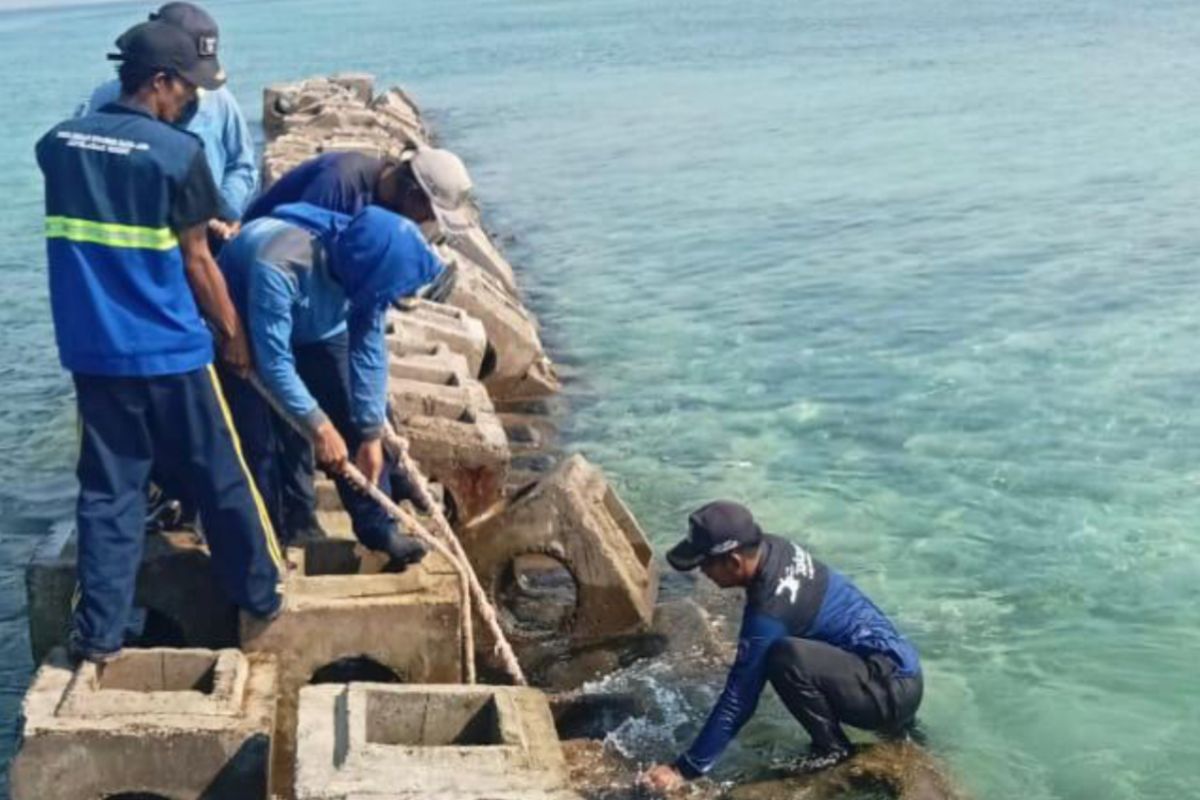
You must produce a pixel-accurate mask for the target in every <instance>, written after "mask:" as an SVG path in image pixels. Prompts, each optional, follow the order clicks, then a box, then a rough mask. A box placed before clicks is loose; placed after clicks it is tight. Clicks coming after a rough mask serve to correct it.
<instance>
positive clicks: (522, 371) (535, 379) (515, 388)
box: [438, 249, 562, 400]
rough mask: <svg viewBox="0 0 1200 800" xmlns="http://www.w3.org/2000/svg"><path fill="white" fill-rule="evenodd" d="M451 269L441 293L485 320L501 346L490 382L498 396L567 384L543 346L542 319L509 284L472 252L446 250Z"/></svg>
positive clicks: (518, 396) (531, 394)
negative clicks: (508, 288) (539, 323)
mask: <svg viewBox="0 0 1200 800" xmlns="http://www.w3.org/2000/svg"><path fill="white" fill-rule="evenodd" d="M444 254H445V255H446V256H447V261H448V265H447V268H448V269H449V270H450V275H449V276H448V279H447V280H446V282H445V287H444V293H443V295H442V296H441V297H440V298H438V299H439V300H441V301H443V302H445V303H448V304H450V305H452V306H457V307H458V308H461V309H463V310H464V311H466V312H467V313H468V314H470V315H471V316H473V317H475V318H476V319H478V320H479V321H480V322H481V323H483V329H484V330H485V331H486V332H487V338H488V343H489V344H491V346H492V349H493V350H495V351H496V367H495V369H494V370H493V371H492V372H491V373H490V374H489V375H488V376H487V377H486V378H485V379H484V385H485V386H487V388H488V391H489V392H490V393H491V395H492V397H494V398H496V399H497V400H523V399H530V398H536V397H544V396H546V395H549V394H554V393H555V392H557V391H558V390H559V389H560V388H562V387H561V385H560V384H559V381H558V376H557V375H556V374H555V372H554V365H553V364H552V363H551V362H550V359H549V357H547V355H546V351H545V348H543V347H542V339H541V336H540V335H539V334H538V328H537V322H536V321H535V320H534V318H533V316H532V315H531V314H530V313H529V312H528V311H527V310H526V309H525V307H524V306H522V305H521V304H520V302H518V301H517V300H516V299H515V298H514V297H513V296H512V295H511V294H510V293H509V292H508V291H506V290H505V288H504V286H503V285H502V284H501V283H500V282H499V281H497V280H496V279H495V278H493V277H492V276H491V275H489V274H488V273H487V272H486V271H484V269H483V268H482V267H480V266H479V265H478V264H476V263H475V262H474V261H472V260H471V259H470V258H468V257H467V256H465V255H463V254H462V253H460V252H457V251H454V250H449V249H447V250H445V251H444Z"/></svg>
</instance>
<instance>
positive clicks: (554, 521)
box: [462, 455, 658, 645]
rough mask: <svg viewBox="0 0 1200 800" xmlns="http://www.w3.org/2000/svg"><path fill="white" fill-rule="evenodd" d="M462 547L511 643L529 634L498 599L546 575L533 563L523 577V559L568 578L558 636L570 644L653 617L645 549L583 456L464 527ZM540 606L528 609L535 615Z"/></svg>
mask: <svg viewBox="0 0 1200 800" xmlns="http://www.w3.org/2000/svg"><path fill="white" fill-rule="evenodd" d="M462 542H463V547H464V548H465V550H466V552H467V556H468V557H469V558H470V559H471V563H472V565H473V566H474V567H475V571H476V572H477V573H478V575H479V579H480V581H481V582H482V583H483V585H484V587H485V588H487V589H488V591H489V593H490V594H491V595H492V597H493V599H494V600H496V602H497V604H498V606H499V607H500V609H501V619H502V622H504V623H505V625H506V628H508V629H509V630H508V633H509V635H510V637H511V638H513V639H514V640H515V641H517V642H521V641H523V640H525V641H529V640H531V639H534V638H537V636H534V635H530V634H529V633H528V631H526V629H525V628H524V627H523V626H522V625H521V624H519V623H520V619H519V618H518V617H514V616H513V614H512V613H511V612H512V608H511V607H510V605H511V604H506V603H505V602H504V601H503V600H504V597H505V596H506V595H508V592H509V591H510V589H512V588H513V586H514V584H518V585H517V587H516V588H518V589H520V588H521V586H520V585H519V584H520V583H521V582H522V581H532V582H533V583H535V584H536V582H537V580H538V572H539V571H542V572H543V574H549V573H548V571H546V570H545V566H544V565H543V564H535V565H534V568H533V569H532V570H530V572H531V575H530V576H529V577H527V578H523V577H522V575H521V566H522V565H521V561H520V560H525V559H530V560H532V559H538V560H539V561H547V560H552V561H553V562H557V565H558V566H559V567H560V568H565V569H566V570H567V572H569V574H570V577H571V578H572V579H573V580H574V584H575V586H574V588H575V608H574V613H573V614H570V615H568V616H567V617H566V618H565V619H564V620H563V621H562V627H563V628H565V630H561V631H558V633H566V634H569V636H570V639H571V641H572V643H574V644H576V645H579V644H587V643H595V642H598V641H601V640H604V639H607V638H613V637H619V636H623V635H626V634H629V633H633V632H637V631H642V630H645V629H646V628H647V627H648V626H649V625H650V623H651V621H652V619H653V616H654V602H655V598H656V597H657V594H658V568H657V566H656V564H655V562H654V558H653V552H652V550H651V549H650V545H649V543H648V542H647V541H646V536H645V534H644V533H643V532H642V529H641V527H640V526H639V525H638V523H637V520H635V519H634V518H633V515H632V514H631V513H630V512H629V509H628V508H626V507H625V504H624V503H623V502H621V499H620V498H619V497H618V496H617V494H616V492H614V491H613V489H612V487H611V486H609V484H608V481H607V480H606V479H605V478H604V475H603V473H601V472H600V470H599V469H597V468H596V467H594V466H592V465H591V464H589V463H588V462H587V461H586V460H585V459H584V458H583V456H580V455H574V456H571V457H570V458H568V459H566V460H564V461H563V462H562V463H560V464H559V465H558V466H557V467H556V468H555V469H554V471H553V472H551V473H549V474H548V475H546V477H544V478H543V479H542V480H541V481H539V482H538V483H536V484H531V485H530V486H527V487H526V488H525V489H524V490H522V491H521V492H519V493H518V494H517V495H515V496H514V497H513V499H512V501H511V503H510V504H509V506H508V507H507V508H506V509H505V510H503V511H502V512H500V513H498V514H496V515H494V516H492V517H490V518H488V519H485V520H483V521H481V522H479V523H477V524H475V525H470V526H468V527H467V528H465V529H464V530H463V531H462ZM545 605H547V604H544V603H537V604H535V605H534V608H533V609H532V610H534V611H537V612H538V613H540V612H541V611H542V610H544V609H543V606H545ZM538 635H540V634H538Z"/></svg>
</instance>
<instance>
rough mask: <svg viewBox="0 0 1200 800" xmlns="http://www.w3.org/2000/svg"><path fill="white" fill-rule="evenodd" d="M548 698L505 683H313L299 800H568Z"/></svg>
mask: <svg viewBox="0 0 1200 800" xmlns="http://www.w3.org/2000/svg"><path fill="white" fill-rule="evenodd" d="M566 782H567V773H566V763H565V761H564V759H563V753H562V747H561V745H560V744H559V741H558V735H557V734H556V733H555V730H554V720H553V718H552V717H551V714H550V707H549V705H548V704H547V702H546V698H545V696H544V695H542V693H541V692H538V691H536V690H533V689H521V688H515V687H505V686H391V685H386V684H372V683H353V684H349V685H329V686H310V687H308V688H306V689H304V690H303V691H302V692H301V693H300V733H299V749H298V752H297V758H296V781H295V785H296V797H297V800H344V799H346V798H350V797H353V798H362V799H363V800H366V798H372V800H382V799H383V798H394V799H395V800H400V798H413V799H414V800H415V798H422V799H424V798H433V797H436V798H446V800H468V799H471V800H483V799H484V798H488V800H510V799H511V800H517V798H520V799H521V800H526V798H539V799H540V800H550V798H558V799H559V800H565V799H566V798H569V797H575V795H573V794H571V793H569V792H567V791H566Z"/></svg>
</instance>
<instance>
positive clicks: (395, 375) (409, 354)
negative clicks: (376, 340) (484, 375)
mask: <svg viewBox="0 0 1200 800" xmlns="http://www.w3.org/2000/svg"><path fill="white" fill-rule="evenodd" d="M387 342H388V350H389V353H390V355H389V358H388V375H389V376H390V377H391V378H392V379H394V380H407V381H417V382H420V383H426V384H433V385H436V386H453V387H458V388H462V387H465V386H469V385H471V386H479V387H480V388H482V384H480V383H479V382H478V381H477V380H475V378H474V376H473V375H471V367H470V365H469V364H468V363H467V360H466V359H465V358H463V357H462V356H461V355H459V354H458V353H456V352H454V351H453V350H451V349H450V348H449V347H447V346H446V345H444V344H440V343H439V344H432V345H425V344H411V343H406V342H405V341H404V340H403V339H402V338H401V337H398V336H396V335H394V334H388V335H387ZM484 395H485V397H486V395H487V393H486V391H485V392H484ZM486 403H487V404H488V405H490V404H491V400H490V399H488V400H486Z"/></svg>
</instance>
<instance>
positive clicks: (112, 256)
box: [37, 21, 282, 661]
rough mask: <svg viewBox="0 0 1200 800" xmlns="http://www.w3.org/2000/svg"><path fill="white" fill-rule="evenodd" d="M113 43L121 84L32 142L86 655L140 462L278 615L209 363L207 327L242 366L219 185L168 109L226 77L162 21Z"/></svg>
mask: <svg viewBox="0 0 1200 800" xmlns="http://www.w3.org/2000/svg"><path fill="white" fill-rule="evenodd" d="M117 47H118V49H119V50H120V53H119V54H117V55H116V56H115V58H116V59H117V60H120V61H121V62H122V63H121V66H120V70H119V74H120V79H121V86H122V89H121V96H120V98H119V99H118V101H117V102H115V103H109V104H108V105H105V106H104V107H103V108H100V109H98V110H96V111H95V112H93V113H91V114H87V115H85V116H83V117H79V118H76V119H71V120H68V121H66V122H62V123H60V124H58V125H56V126H55V127H54V128H52V129H51V130H50V132H49V133H47V134H46V135H45V136H43V137H42V139H41V140H40V141H39V142H38V144H37V161H38V166H39V167H40V168H41V170H42V173H43V175H44V176H45V188H46V253H47V257H48V262H49V278H50V304H51V311H52V313H53V317H54V332H55V339H56V341H57V343H58V351H59V359H60V360H61V362H62V365H63V367H65V368H66V369H67V370H69V371H70V372H71V373H72V377H73V379H74V382H75V394H76V400H77V403H78V409H79V419H80V425H81V431H80V452H79V463H78V468H77V474H78V478H79V501H78V505H77V508H76V515H77V529H78V543H79V544H78V546H79V554H78V577H79V584H80V590H81V596H80V601H79V603H78V604H77V606H76V608H75V613H74V619H73V626H72V631H71V634H70V638H69V645H70V649H71V651H72V653H73V655H74V656H75V657H77V658H86V659H90V660H93V661H105V660H108V659H109V658H111V657H112V656H114V655H115V654H116V653H117V652H118V651H119V650H120V649H121V647H122V645H123V643H124V633H125V630H126V626H127V624H128V623H129V621H130V619H131V617H132V610H133V599H134V585H135V581H136V578H137V572H138V567H139V564H140V561H141V554H142V546H143V543H144V540H145V536H144V533H143V519H144V516H145V508H146V485H147V483H148V481H149V477H150V472H151V470H152V469H157V470H160V471H161V472H163V473H164V474H167V475H170V476H172V478H173V480H175V481H176V482H179V483H187V484H188V485H189V486H190V487H191V488H192V490H193V492H194V495H195V498H196V502H197V504H198V505H199V508H200V516H201V520H202V522H203V524H204V530H205V534H206V537H207V539H208V544H209V546H210V549H211V551H212V568H213V572H214V573H215V575H216V577H217V579H218V581H220V583H221V584H222V586H223V587H224V588H225V590H226V591H227V592H228V593H229V594H230V596H231V597H232V598H233V600H234V601H235V602H236V603H237V604H238V605H239V606H241V607H242V608H244V609H246V610H247V611H249V612H250V613H252V614H255V615H257V616H261V617H270V616H272V615H274V614H276V613H277V612H278V610H279V607H280V597H279V586H278V584H279V569H280V567H281V565H282V559H281V557H280V553H279V549H278V544H277V543H276V541H275V535H274V531H273V530H272V528H271V523H270V520H269V518H268V516H267V513H266V509H265V507H264V505H263V502H262V498H261V497H260V496H259V494H258V492H257V490H256V488H255V486H254V484H253V482H252V481H251V480H250V477H249V472H248V470H247V468H246V464H245V462H244V461H243V459H242V454H241V449H240V445H239V442H238V440H237V437H236V434H235V433H234V431H233V426H232V422H231V420H230V415H229V410H228V408H227V406H226V404H225V400H224V397H223V395H222V394H221V388H220V385H219V383H218V382H217V378H216V373H215V371H214V369H213V366H212V361H213V334H212V333H210V331H209V326H211V328H212V329H213V330H214V331H215V333H216V336H217V339H218V344H219V347H220V350H221V355H222V357H223V358H224V360H225V361H226V362H227V363H228V364H229V365H230V367H231V368H232V369H234V370H235V371H239V372H245V371H246V370H247V369H248V368H249V365H250V355H249V349H248V343H247V338H246V334H245V332H244V331H243V329H242V325H241V321H240V319H239V318H238V315H237V312H236V310H235V309H234V306H233V303H232V301H231V300H230V297H229V293H228V291H227V290H226V286H225V281H224V279H223V277H222V275H221V272H220V270H219V269H218V268H217V265H216V262H215V261H214V260H213V258H212V254H211V253H210V252H209V249H208V242H207V233H206V230H207V225H208V220H210V219H212V218H213V216H215V215H216V211H217V205H218V202H219V201H218V195H217V187H216V185H215V184H214V183H213V179H212V175H211V174H210V173H209V169H208V164H207V163H206V161H205V157H204V151H203V148H202V146H201V144H200V142H199V140H198V139H197V138H196V137H195V136H193V135H192V134H190V133H187V132H184V131H182V130H179V129H178V128H175V127H173V126H172V125H170V124H168V123H170V122H172V121H174V120H176V119H178V118H179V115H180V114H181V113H182V112H183V109H184V108H185V107H186V106H187V105H188V104H189V103H190V102H192V101H194V99H195V97H196V89H197V87H204V88H209V89H215V88H217V87H219V86H220V85H221V83H222V79H221V68H220V65H219V64H218V63H217V59H216V56H215V53H213V52H212V51H211V50H209V49H207V48H204V47H202V46H200V44H198V43H197V41H196V40H195V39H194V38H193V37H192V36H189V35H188V34H187V33H186V32H184V31H183V30H182V29H180V28H178V27H176V26H175V25H171V24H168V23H166V22H162V21H154V22H145V23H142V24H141V25H137V26H135V27H133V28H131V29H130V30H129V31H126V32H125V33H124V34H123V35H122V36H121V37H120V38H119V39H118V40H117ZM201 314H203V315H204V316H203V318H202V317H201ZM206 320H207V325H206Z"/></svg>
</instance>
